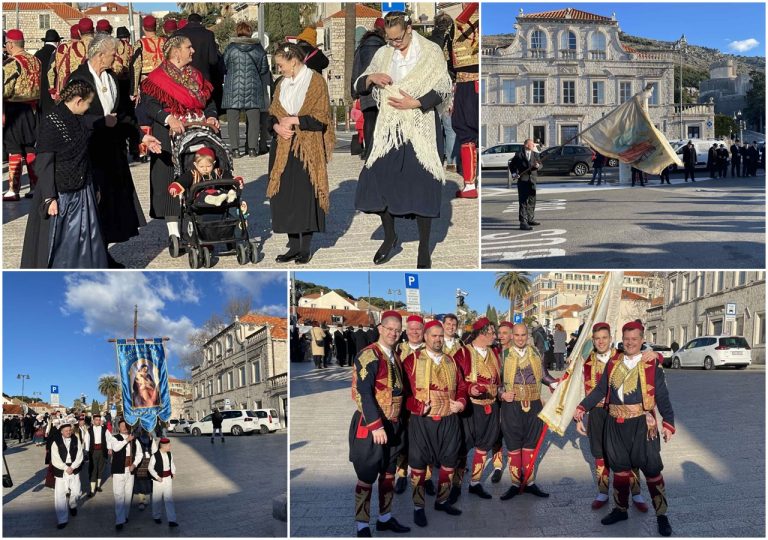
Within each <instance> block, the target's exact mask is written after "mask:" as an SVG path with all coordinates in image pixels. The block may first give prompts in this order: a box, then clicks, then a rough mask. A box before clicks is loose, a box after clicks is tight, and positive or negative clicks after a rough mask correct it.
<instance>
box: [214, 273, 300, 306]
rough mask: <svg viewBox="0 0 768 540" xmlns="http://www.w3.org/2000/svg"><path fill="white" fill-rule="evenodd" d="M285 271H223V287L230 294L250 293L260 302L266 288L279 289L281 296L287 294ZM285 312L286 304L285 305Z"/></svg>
mask: <svg viewBox="0 0 768 540" xmlns="http://www.w3.org/2000/svg"><path fill="white" fill-rule="evenodd" d="M286 287H287V285H286V280H285V273H284V272H222V276H221V289H222V291H223V292H224V293H225V294H226V295H227V296H228V297H230V298H231V297H233V296H237V295H238V294H242V293H248V294H250V295H251V296H252V297H253V301H254V304H258V301H259V299H261V297H262V295H263V293H264V291H265V290H266V289H270V290H272V289H274V290H277V291H278V293H279V294H280V298H285V297H286V295H287V289H286ZM282 309H283V312H285V306H283V308H282Z"/></svg>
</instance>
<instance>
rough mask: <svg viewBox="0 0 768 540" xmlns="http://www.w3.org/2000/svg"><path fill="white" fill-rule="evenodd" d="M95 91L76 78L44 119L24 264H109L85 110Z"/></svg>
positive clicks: (29, 265)
mask: <svg viewBox="0 0 768 540" xmlns="http://www.w3.org/2000/svg"><path fill="white" fill-rule="evenodd" d="M95 95H96V89H95V88H94V87H93V86H92V85H90V84H89V83H87V82H85V81H72V82H70V83H69V84H67V85H66V86H65V87H64V88H63V89H62V91H61V94H60V101H59V103H58V104H57V105H56V106H55V107H54V108H53V110H52V111H50V112H49V113H48V114H46V115H45V116H44V117H43V119H42V121H41V122H40V127H39V131H38V138H37V170H38V174H39V181H38V185H37V189H36V190H35V195H34V198H33V201H32V211H31V212H30V213H29V219H28V220H27V230H26V234H25V235H24V248H23V250H22V252H21V267H22V268H106V267H107V252H106V249H105V247H104V242H103V240H102V235H101V228H100V227H99V218H98V210H97V207H96V195H95V192H94V188H93V175H92V172H91V162H90V158H89V155H88V142H89V140H90V138H91V134H92V132H93V125H92V124H89V123H88V121H87V120H86V119H85V117H84V116H83V115H84V114H85V112H86V111H87V110H88V108H89V107H90V106H91V102H92V101H93V99H94V96H95Z"/></svg>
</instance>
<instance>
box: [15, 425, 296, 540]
mask: <svg viewBox="0 0 768 540" xmlns="http://www.w3.org/2000/svg"><path fill="white" fill-rule="evenodd" d="M287 438H288V437H287V434H286V433H285V431H278V432H277V433H273V434H269V435H250V436H242V437H229V436H228V437H227V438H226V443H224V444H221V442H220V441H219V440H217V441H216V443H215V444H211V443H210V439H209V438H207V437H192V436H191V435H178V436H176V435H171V444H172V450H171V451H172V452H173V457H174V461H175V462H176V476H175V477H174V479H173V498H174V501H175V503H176V514H177V519H178V523H179V527H178V528H176V529H171V528H169V527H168V524H167V522H166V520H165V515H163V524H162V525H157V524H156V523H155V522H154V521H153V520H152V510H151V508H150V507H147V508H146V509H145V510H143V511H140V510H139V507H138V500H137V498H136V497H135V496H134V499H133V505H132V507H131V513H130V521H129V522H128V523H127V524H126V525H125V527H124V529H123V530H122V531H120V532H119V533H118V532H117V531H116V530H115V512H114V498H113V495H112V481H111V479H108V480H107V481H106V482H105V483H104V490H103V492H101V493H97V494H96V496H95V497H93V498H91V499H89V498H87V497H84V498H83V499H82V500H81V501H80V503H79V510H78V514H77V516H75V517H70V520H69V525H67V527H66V528H65V529H63V530H57V529H56V514H55V513H54V509H53V490H52V489H48V488H46V487H45V485H44V482H45V470H46V466H45V465H44V464H43V461H44V458H45V448H44V447H35V445H33V444H31V443H24V444H22V445H20V446H17V445H16V443H14V444H13V445H12V446H11V447H10V448H9V449H8V450H7V451H6V452H5V456H6V460H7V462H8V469H9V470H10V473H11V476H12V478H13V482H14V486H13V487H12V488H4V489H3V536H4V537H12V536H57V537H60V536H67V537H104V536H110V537H111V536H116V535H118V534H119V535H120V536H129V537H130V536H143V537H161V536H162V537H165V536H170V537H185V536H209V537H231V536H238V537H242V536H251V537H253V536H263V537H285V536H286V534H287V527H286V523H285V522H284V521H278V520H276V519H274V518H273V517H272V499H273V498H275V497H278V496H279V495H281V494H284V493H285V492H286V488H287V486H286V479H285V478H286V475H285V471H286V450H285V445H286V442H287ZM108 467H109V465H107V470H109V469H108ZM106 474H107V473H105V475H106ZM81 475H82V477H81V478H87V476H86V475H87V465H86V467H85V472H82V471H81ZM83 487H85V485H84V486H83ZM86 491H87V487H86Z"/></svg>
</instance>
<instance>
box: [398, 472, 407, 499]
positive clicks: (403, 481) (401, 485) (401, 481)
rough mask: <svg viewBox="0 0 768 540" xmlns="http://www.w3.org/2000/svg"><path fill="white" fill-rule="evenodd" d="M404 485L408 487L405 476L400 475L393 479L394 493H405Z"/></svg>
mask: <svg viewBox="0 0 768 540" xmlns="http://www.w3.org/2000/svg"><path fill="white" fill-rule="evenodd" d="M406 487H408V479H407V478H406V477H405V476H400V477H398V479H397V480H395V493H397V494H398V495H400V494H401V493H405V488H406Z"/></svg>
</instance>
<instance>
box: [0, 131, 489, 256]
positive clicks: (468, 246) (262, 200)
mask: <svg viewBox="0 0 768 540" xmlns="http://www.w3.org/2000/svg"><path fill="white" fill-rule="evenodd" d="M222 133H227V128H226V124H224V126H222ZM337 136H338V139H339V140H338V143H337V146H336V151H335V153H334V155H333V159H332V160H331V162H330V164H329V168H328V175H329V184H330V185H329V188H330V211H329V213H328V215H327V216H326V232H325V233H322V234H316V235H315V237H314V238H313V241H312V242H313V251H314V256H313V258H312V260H311V261H310V263H309V264H308V265H304V266H305V267H307V268H370V267H373V266H374V265H373V255H374V253H376V250H377V249H378V248H379V246H380V245H381V242H382V241H383V240H384V232H383V230H382V228H381V221H380V219H379V217H378V216H376V215H373V214H362V213H360V212H357V211H356V210H355V208H354V202H355V189H356V186H357V179H358V176H359V174H360V170H361V169H362V167H363V162H362V161H361V160H360V158H359V157H358V156H352V155H350V153H349V142H350V137H351V135H350V133H348V132H343V131H342V132H339V133H337ZM267 167H268V156H267V155H263V156H259V157H256V158H252V157H243V158H240V159H236V160H235V174H236V175H239V176H242V177H243V178H244V179H245V182H246V188H245V191H244V197H245V200H246V201H247V202H248V207H249V212H250V217H249V218H248V225H249V232H250V235H251V237H260V238H261V239H262V241H263V251H264V259H263V260H262V261H261V262H260V263H259V264H256V265H253V264H249V265H247V266H245V267H243V268H246V269H256V270H267V269H279V270H293V269H296V268H299V266H298V265H296V264H294V263H288V264H278V263H275V257H276V256H277V255H278V254H280V253H283V252H285V251H286V244H287V242H288V238H287V236H286V235H284V234H274V235H273V234H272V230H271V219H270V213H269V202H268V200H267V197H266V189H267V181H268V177H267ZM131 173H132V174H133V183H134V185H135V186H136V192H137V193H138V196H139V201H140V202H141V205H142V208H143V210H144V213H145V215H146V219H147V222H148V225H147V226H146V227H143V228H142V229H141V230H140V234H139V236H136V237H134V238H132V239H131V240H129V241H128V242H124V243H122V244H117V245H113V246H112V247H111V248H110V253H111V254H112V256H113V257H114V258H115V259H117V260H118V261H120V262H122V263H123V264H125V265H126V266H127V267H129V268H153V269H189V263H188V259H187V256H186V254H182V256H181V257H179V258H176V259H174V258H172V257H171V256H170V255H169V253H168V249H167V247H168V234H167V231H166V227H165V222H164V221H163V220H150V218H149V164H145V163H133V164H131ZM3 180H4V187H3V189H7V174H5V175H4V178H3ZM459 185H463V181H462V180H461V177H460V176H459V175H458V174H456V173H450V172H449V173H447V180H446V182H445V185H444V186H443V190H442V206H441V210H440V218H438V219H436V220H434V222H433V224H432V237H431V240H432V247H433V249H432V266H433V268H477V267H478V266H479V262H478V256H479V247H478V234H479V233H478V231H479V223H480V222H479V210H478V209H479V202H478V200H477V199H474V200H467V199H454V194H455V192H456V190H457V188H458V186H459ZM22 186H23V188H22V195H24V193H26V192H27V189H26V186H27V176H26V173H25V174H24V177H23V178H22ZM30 208H31V199H22V200H21V201H20V202H16V203H3V267H4V268H18V267H19V263H20V260H21V248H22V246H23V243H24V231H25V228H26V223H27V215H28V213H29V211H30ZM396 227H397V231H398V236H399V238H400V241H401V244H402V248H401V251H400V252H399V253H397V254H396V255H395V256H394V257H393V258H392V259H391V260H390V261H388V262H387V264H385V265H382V266H381V268H387V269H401V268H405V269H407V268H415V267H416V257H417V249H418V231H417V229H416V221H415V220H410V219H409V220H401V219H399V220H397V223H396ZM214 268H217V269H221V268H240V266H239V265H238V263H237V259H236V258H235V257H234V256H223V257H220V258H218V259H217V260H216V261H215V263H214Z"/></svg>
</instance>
